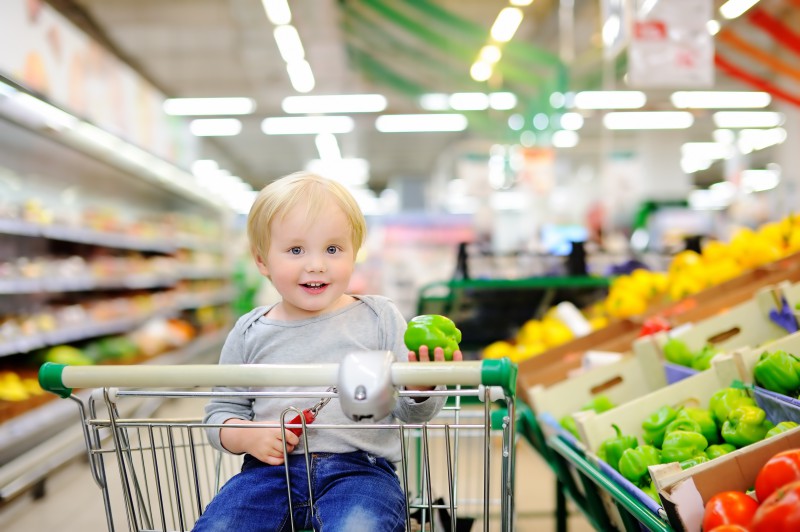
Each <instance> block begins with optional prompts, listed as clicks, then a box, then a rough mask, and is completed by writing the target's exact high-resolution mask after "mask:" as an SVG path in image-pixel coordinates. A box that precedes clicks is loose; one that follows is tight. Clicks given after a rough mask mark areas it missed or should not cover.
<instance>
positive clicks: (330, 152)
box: [314, 133, 342, 161]
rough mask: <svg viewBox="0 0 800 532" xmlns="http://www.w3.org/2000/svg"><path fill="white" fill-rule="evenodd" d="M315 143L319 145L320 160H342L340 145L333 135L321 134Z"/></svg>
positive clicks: (315, 139)
mask: <svg viewBox="0 0 800 532" xmlns="http://www.w3.org/2000/svg"><path fill="white" fill-rule="evenodd" d="M314 143H315V144H316V145H317V152H319V158H320V159H322V160H323V161H338V160H339V159H341V158H342V152H341V151H340V150H339V143H338V142H337V141H336V136H335V135H334V134H333V133H320V134H319V135H317V136H316V137H315V138H314Z"/></svg>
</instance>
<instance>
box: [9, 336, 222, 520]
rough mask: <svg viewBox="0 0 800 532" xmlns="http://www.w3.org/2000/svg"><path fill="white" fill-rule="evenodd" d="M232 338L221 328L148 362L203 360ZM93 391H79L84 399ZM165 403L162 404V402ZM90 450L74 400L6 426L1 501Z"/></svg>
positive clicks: (46, 407)
mask: <svg viewBox="0 0 800 532" xmlns="http://www.w3.org/2000/svg"><path fill="white" fill-rule="evenodd" d="M226 336H227V330H220V331H216V332H214V333H211V334H209V335H206V336H203V337H200V338H198V339H196V340H195V341H194V342H192V343H191V344H189V345H187V346H185V347H183V348H182V349H179V350H176V351H172V352H170V353H166V354H164V355H160V356H158V357H154V358H152V359H150V360H148V361H146V362H143V364H159V365H178V364H186V363H190V362H191V363H197V359H199V358H202V357H203V355H204V354H208V353H213V352H214V351H217V350H218V349H219V348H220V347H221V346H222V343H223V342H224V340H225V337H226ZM90 394H91V390H81V391H78V392H76V394H75V395H76V396H78V397H80V398H81V399H83V400H84V401H85V400H86V399H87V398H88V397H89V395H90ZM159 404H160V403H159ZM85 452H86V447H85V445H84V443H83V433H82V430H81V427H80V423H79V420H78V415H77V412H76V405H75V403H74V402H73V401H64V400H60V399H56V400H53V401H50V402H48V403H46V404H44V405H42V406H40V407H38V408H36V409H34V410H31V411H30V412H28V413H25V414H23V415H20V416H17V417H16V418H14V419H12V420H9V421H7V422H5V423H3V424H2V425H0V463H2V464H3V465H2V466H0V504H2V503H3V502H6V501H9V500H11V499H13V498H15V497H17V496H18V495H20V494H21V493H23V492H25V491H27V490H29V489H31V488H32V487H34V486H35V485H36V484H37V483H39V482H41V481H42V480H44V479H45V478H46V477H47V475H48V474H50V473H51V472H52V471H54V470H56V469H58V468H59V467H61V466H63V465H64V464H65V463H67V462H68V461H70V460H72V459H75V458H77V457H78V456H81V455H82V454H84V453H85Z"/></svg>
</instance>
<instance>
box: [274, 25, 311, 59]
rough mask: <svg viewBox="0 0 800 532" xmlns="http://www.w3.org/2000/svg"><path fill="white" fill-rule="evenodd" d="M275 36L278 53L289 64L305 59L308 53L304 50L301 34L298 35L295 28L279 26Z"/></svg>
mask: <svg viewBox="0 0 800 532" xmlns="http://www.w3.org/2000/svg"><path fill="white" fill-rule="evenodd" d="M273 35H275V43H276V44H277V45H278V51H279V52H280V54H281V57H282V58H283V60H284V61H285V62H286V63H287V64H288V63H292V62H294V61H300V60H301V59H303V58H305V56H306V52H305V50H303V43H302V41H300V34H298V33H297V30H296V29H295V27H294V26H290V25H285V26H277V27H276V28H275V29H274V30H273Z"/></svg>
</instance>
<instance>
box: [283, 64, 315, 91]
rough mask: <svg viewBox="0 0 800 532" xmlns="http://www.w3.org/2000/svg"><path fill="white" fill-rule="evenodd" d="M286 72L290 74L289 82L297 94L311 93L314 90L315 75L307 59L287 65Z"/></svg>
mask: <svg viewBox="0 0 800 532" xmlns="http://www.w3.org/2000/svg"><path fill="white" fill-rule="evenodd" d="M286 72H288V73H289V82H290V83H291V84H292V87H293V88H294V90H296V91H297V92H303V93H305V92H311V91H312V90H314V85H315V81H314V73H313V72H312V71H311V65H309V64H308V61H306V60H305V59H303V60H300V61H294V62H292V63H287V64H286Z"/></svg>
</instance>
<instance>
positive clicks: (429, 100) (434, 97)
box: [419, 92, 450, 111]
mask: <svg viewBox="0 0 800 532" xmlns="http://www.w3.org/2000/svg"><path fill="white" fill-rule="evenodd" d="M449 100H450V96H448V95H447V94H442V93H440V92H437V93H434V92H432V93H429V94H423V95H422V96H420V97H419V105H420V107H422V108H423V109H425V110H426V111H447V110H448V109H450V103H449Z"/></svg>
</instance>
